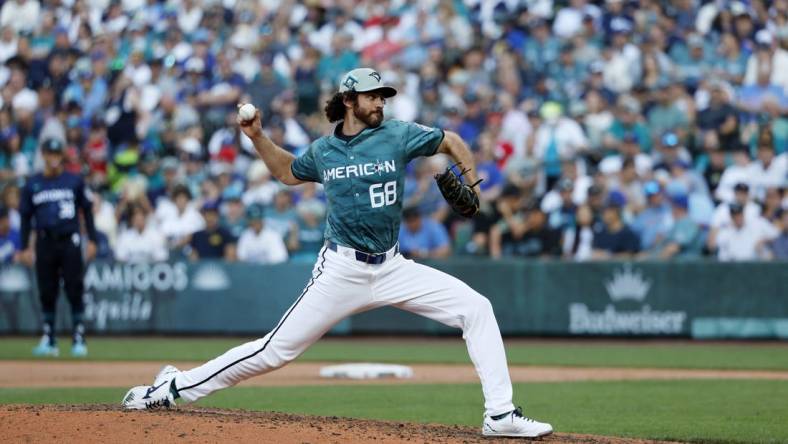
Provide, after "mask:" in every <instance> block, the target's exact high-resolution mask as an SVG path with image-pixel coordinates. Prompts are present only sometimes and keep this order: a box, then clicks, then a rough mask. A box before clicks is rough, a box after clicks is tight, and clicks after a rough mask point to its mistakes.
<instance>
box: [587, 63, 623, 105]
mask: <svg viewBox="0 0 788 444" xmlns="http://www.w3.org/2000/svg"><path fill="white" fill-rule="evenodd" d="M604 74H605V63H604V62H603V61H602V60H595V61H593V62H591V64H589V65H588V78H587V79H586V85H585V88H584V89H585V90H586V91H596V92H597V93H599V95H600V96H601V97H602V98H603V99H604V101H605V104H611V103H616V99H617V97H618V93H616V92H615V91H613V90H612V89H610V88H609V87H608V86H607V84H606V83H605V77H604ZM586 94H587V93H586Z"/></svg>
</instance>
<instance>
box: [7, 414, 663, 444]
mask: <svg viewBox="0 0 788 444" xmlns="http://www.w3.org/2000/svg"><path fill="white" fill-rule="evenodd" d="M0 430H2V432H0V436H2V438H3V441H4V442H8V443H17V442H46V441H51V442H57V443H105V442H113V443H127V442H133V443H139V442H173V441H174V442H179V443H206V442H207V443H211V442H238V443H246V442H255V443H281V444H290V443H294V444H296V443H297V444H302V443H343V444H344V443H349V444H355V443H369V442H373V443H402V442H411V443H447V444H448V443H452V444H453V443H485V444H491V443H497V442H502V443H513V442H516V441H515V440H511V439H505V440H495V439H489V438H483V437H482V436H480V433H479V428H475V427H463V426H448V425H438V424H413V423H402V422H392V421H371V420H361V419H349V418H338V417H318V416H301V415H291V414H284V413H269V412H245V411H237V410H215V409H204V408H184V409H179V410H176V411H166V412H155V413H154V412H123V411H121V410H120V409H119V408H118V407H115V406H108V405H78V406H77V405H74V406H29V405H11V406H0ZM539 441H540V442H549V443H574V444H580V443H586V444H639V443H646V442H653V441H644V440H636V439H626V438H613V437H601V436H591V435H570V434H564V433H557V434H554V435H552V436H549V437H545V438H542V439H540V440H539Z"/></svg>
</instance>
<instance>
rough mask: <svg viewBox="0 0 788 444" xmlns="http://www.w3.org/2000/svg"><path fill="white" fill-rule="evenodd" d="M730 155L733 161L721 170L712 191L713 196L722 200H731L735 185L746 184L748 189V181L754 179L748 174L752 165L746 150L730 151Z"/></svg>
mask: <svg viewBox="0 0 788 444" xmlns="http://www.w3.org/2000/svg"><path fill="white" fill-rule="evenodd" d="M731 157H732V158H733V162H732V163H731V164H730V165H728V166H727V167H726V168H725V171H723V173H722V176H721V177H720V180H719V184H718V185H717V189H716V190H715V192H714V197H715V198H717V200H720V201H723V202H731V201H733V199H734V188H735V186H736V185H740V184H741V185H747V189H748V190H749V183H750V181H751V180H753V179H754V178H753V177H752V176H751V175H750V173H751V172H752V169H753V167H752V163H751V161H750V155H749V154H748V153H747V151H746V150H736V151H734V152H733V153H732V156H731ZM742 204H743V202H742Z"/></svg>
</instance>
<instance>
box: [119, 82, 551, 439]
mask: <svg viewBox="0 0 788 444" xmlns="http://www.w3.org/2000/svg"><path fill="white" fill-rule="evenodd" d="M395 94H397V91H396V90H395V89H394V88H392V87H391V86H387V85H385V84H384V83H383V82H382V81H381V76H380V74H378V73H377V72H376V71H375V70H373V69H369V68H359V69H354V70H352V71H350V72H349V73H347V74H346V75H345V76H344V77H343V78H342V80H341V82H340V85H339V92H338V93H336V94H335V95H334V96H333V98H332V99H331V100H330V101H329V102H328V103H327V105H326V107H325V112H326V117H327V118H328V120H329V121H331V122H339V123H338V124H337V125H336V127H335V129H334V131H333V134H331V135H329V136H324V137H321V138H319V139H317V140H316V141H314V142H313V143H312V144H311V146H310V147H309V149H308V150H307V151H306V153H304V154H303V155H302V156H300V157H297V158H296V157H294V156H293V155H292V154H290V153H289V152H287V151H285V150H284V149H282V148H281V147H279V146H277V145H275V144H274V143H273V142H272V141H271V140H270V139H269V138H268V137H266V135H265V134H264V133H263V129H262V126H261V123H260V112H259V111H257V112H256V114H255V116H254V118H253V119H250V120H247V121H241V120H240V117H239V125H240V127H241V129H242V130H243V132H244V133H245V134H246V135H247V136H249V138H251V140H252V141H253V142H254V146H255V149H256V150H257V152H258V153H259V155H260V157H262V159H263V161H264V162H265V163H266V165H268V168H269V169H270V170H271V173H272V174H273V175H274V176H275V177H276V178H277V179H278V180H279V181H281V182H282V183H284V184H287V185H298V184H300V183H303V182H306V181H312V182H320V183H322V184H323V187H324V189H325V193H326V197H327V200H328V212H327V216H326V217H327V228H326V233H325V238H326V243H325V245H324V247H323V248H322V249H321V251H320V255H319V257H318V259H317V262H316V263H315V266H314V269H313V271H312V278H311V279H310V280H309V282H308V283H307V285H306V287H305V288H304V290H303V292H302V293H301V295H300V296H299V297H298V298H297V299H296V300H295V302H294V303H293V305H292V306H291V307H290V308H289V309H288V310H287V312H286V313H285V314H284V316H283V317H282V319H281V320H280V321H279V323H278V324H277V325H276V327H275V328H274V329H273V330H272V331H271V332H269V333H268V334H267V335H265V336H264V337H263V338H260V339H258V340H255V341H252V342H249V343H246V344H243V345H240V346H238V347H236V348H233V349H231V350H229V351H227V352H226V353H224V354H223V355H221V356H219V357H217V358H216V359H213V360H212V361H209V362H207V363H205V364H203V365H201V366H199V367H196V368H193V369H191V370H188V371H180V370H178V369H176V368H175V367H173V366H165V367H164V368H163V369H162V370H161V371H160V372H159V374H158V375H157V376H156V377H155V379H154V382H153V385H151V386H138V387H134V388H132V389H131V390H129V392H128V393H127V394H126V396H125V397H124V398H123V406H124V407H125V408H127V409H139V410H142V409H157V408H169V407H172V406H174V405H175V400H176V399H182V400H183V401H186V402H193V401H196V400H198V399H200V398H202V397H204V396H207V395H209V394H211V393H213V392H215V391H217V390H221V389H224V388H227V387H231V386H233V385H235V384H238V383H239V382H241V381H243V380H245V379H248V378H251V377H253V376H257V375H262V374H264V373H268V372H270V371H273V370H275V369H277V368H280V367H282V366H284V365H286V364H287V363H289V362H290V361H292V360H294V359H295V358H296V357H298V356H299V355H300V354H301V353H303V352H304V351H305V350H306V349H307V348H308V347H309V346H310V345H311V344H312V343H314V342H315V341H317V340H318V339H319V338H320V337H321V336H323V334H325V333H326V332H327V331H328V330H329V329H331V327H332V326H334V325H335V324H336V323H338V322H339V321H341V320H342V319H344V318H345V317H347V316H350V315H352V314H355V313H359V312H363V311H366V310H370V309H373V308H377V307H382V306H386V305H391V306H394V307H397V308H400V309H402V310H407V311H410V312H413V313H416V314H419V315H421V316H426V317H428V318H430V319H434V320H436V321H438V322H442V323H444V324H446V325H449V326H452V327H456V328H459V329H462V332H463V338H464V339H465V341H466V344H467V347H468V353H469V355H470V357H471V360H472V361H473V364H474V366H475V367H476V371H477V372H478V374H479V378H480V379H481V384H482V391H483V393H484V400H485V402H484V407H485V415H484V421H483V424H482V433H483V434H484V435H488V436H520V437H537V436H544V435H548V434H550V433H552V430H553V429H552V427H551V426H550V424H546V423H541V422H538V421H535V420H533V419H530V418H527V417H525V416H523V414H522V411H521V409H520V408H517V409H515V407H514V405H513V404H512V384H511V381H510V379H509V370H508V367H507V363H506V354H505V352H504V347H503V341H502V339H501V333H500V331H499V329H498V324H497V322H496V320H495V315H494V314H493V310H492V306H491V304H490V302H489V301H488V300H487V299H486V298H485V297H484V296H482V295H480V294H479V293H477V292H476V291H474V290H473V289H472V288H470V287H469V286H468V285H466V284H465V283H463V282H462V281H460V280H459V279H457V278H455V277H453V276H450V275H448V274H445V273H443V272H440V271H438V270H435V269H432V268H430V267H427V266H424V265H421V264H417V263H415V262H413V261H411V260H408V259H405V258H404V257H403V256H402V255H400V254H399V249H398V245H397V235H398V233H399V225H400V219H401V212H402V191H403V188H404V182H405V166H406V165H407V163H408V162H410V161H411V160H412V159H414V158H416V157H419V156H432V155H434V154H436V153H444V154H447V155H449V156H450V157H452V158H453V159H454V160H455V161H456V162H457V163H459V164H461V165H462V166H464V167H465V168H466V169H464V170H463V173H464V174H465V178H466V179H468V180H467V182H466V183H463V182H461V181H460V179H459V177H458V176H456V175H455V174H454V173H453V172H451V171H447V172H446V173H444V174H442V175H438V176H437V177H436V179H437V180H438V186H439V188H440V189H441V191H442V192H443V195H444V197H445V198H446V199H447V200H448V201H449V204H450V205H451V206H452V208H454V210H455V211H457V212H458V213H460V214H462V215H464V216H467V217H470V216H473V215H474V214H476V212H477V211H478V206H479V201H478V197H477V195H476V192H475V191H474V189H473V185H475V183H476V182H477V180H476V179H477V177H476V172H475V171H474V169H473V166H474V161H473V156H472V154H471V152H470V151H469V150H468V147H467V146H466V145H465V143H464V142H463V141H462V139H460V137H459V136H458V135H457V134H455V133H453V132H450V131H442V130H440V129H437V128H430V127H426V126H423V125H419V124H415V123H407V122H401V121H397V120H387V121H384V120H383V106H384V104H385V103H386V99H387V98H390V97H392V96H394V95H395Z"/></svg>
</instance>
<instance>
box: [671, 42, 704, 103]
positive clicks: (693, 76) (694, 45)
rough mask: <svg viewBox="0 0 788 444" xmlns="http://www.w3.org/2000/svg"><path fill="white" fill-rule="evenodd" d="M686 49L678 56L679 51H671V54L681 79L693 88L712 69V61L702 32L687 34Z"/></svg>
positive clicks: (688, 86)
mask: <svg viewBox="0 0 788 444" xmlns="http://www.w3.org/2000/svg"><path fill="white" fill-rule="evenodd" d="M682 49H683V48H682ZM685 51H686V52H683V51H682V53H681V56H678V57H677V55H676V52H677V51H671V56H672V57H673V59H674V61H675V62H676V66H677V68H678V77H679V79H681V81H682V82H683V83H684V85H685V86H686V87H687V88H689V89H690V90H693V89H695V88H696V87H697V85H698V84H699V83H700V81H701V80H702V79H704V78H705V77H706V76H707V75H708V74H709V73H710V72H711V71H712V62H711V60H710V57H708V56H707V53H706V47H705V43H704V41H703V36H701V35H700V34H695V33H692V34H690V35H689V36H687V40H686V50H685Z"/></svg>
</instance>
